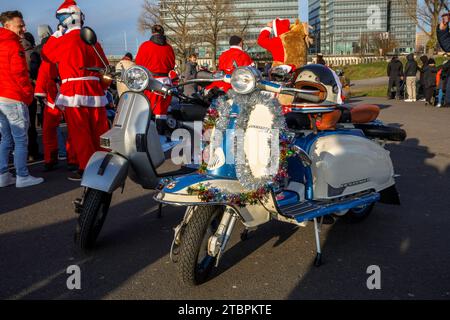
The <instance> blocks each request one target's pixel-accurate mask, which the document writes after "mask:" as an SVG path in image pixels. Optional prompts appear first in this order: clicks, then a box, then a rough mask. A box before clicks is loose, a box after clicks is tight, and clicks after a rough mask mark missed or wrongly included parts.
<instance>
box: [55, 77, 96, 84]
mask: <svg viewBox="0 0 450 320" xmlns="http://www.w3.org/2000/svg"><path fill="white" fill-rule="evenodd" d="M72 81H100V79H99V78H98V77H80V78H67V79H63V80H62V81H61V83H66V82H72Z"/></svg>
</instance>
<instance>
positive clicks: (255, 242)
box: [212, 221, 299, 277]
mask: <svg viewBox="0 0 450 320" xmlns="http://www.w3.org/2000/svg"><path fill="white" fill-rule="evenodd" d="M237 229H238V228H236V229H235V232H236V231H237ZM298 230H299V228H298V227H297V226H294V225H291V224H287V223H282V222H279V221H271V222H269V223H266V224H264V225H262V226H260V227H259V228H258V229H257V230H255V231H252V232H250V235H249V239H248V240H246V241H239V242H238V243H236V244H235V245H234V246H232V247H229V248H227V250H226V251H225V253H224V254H223V257H222V258H223V259H222V260H221V261H220V264H219V267H218V268H217V270H214V274H213V275H212V277H217V276H219V275H221V274H222V273H225V272H226V271H228V270H229V269H230V268H232V267H233V266H235V265H237V264H238V263H239V262H240V261H242V260H244V259H245V258H247V257H248V256H249V255H251V254H252V253H253V252H254V251H255V250H257V249H258V248H260V247H262V246H263V245H264V244H265V243H267V242H269V241H270V240H272V239H273V238H278V239H277V241H276V242H275V243H274V245H273V247H274V248H275V247H278V246H280V245H281V244H283V243H284V242H285V241H287V240H288V239H289V238H290V237H291V236H293V235H294V234H295V233H296V232H297V231H298Z"/></svg>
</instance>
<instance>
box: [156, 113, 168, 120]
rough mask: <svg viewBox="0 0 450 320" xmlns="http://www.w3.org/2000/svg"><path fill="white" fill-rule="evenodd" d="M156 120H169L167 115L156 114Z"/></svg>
mask: <svg viewBox="0 0 450 320" xmlns="http://www.w3.org/2000/svg"><path fill="white" fill-rule="evenodd" d="M155 119H167V115H165V114H155Z"/></svg>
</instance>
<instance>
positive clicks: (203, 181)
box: [154, 174, 276, 228]
mask: <svg viewBox="0 0 450 320" xmlns="http://www.w3.org/2000/svg"><path fill="white" fill-rule="evenodd" d="M201 185H203V186H207V187H209V188H218V189H220V190H222V192H224V193H240V192H245V190H244V189H243V187H242V185H241V184H240V183H239V181H237V180H233V179H223V178H218V177H214V176H210V175H202V174H191V175H186V176H182V177H179V178H177V179H175V180H174V181H172V182H171V183H168V184H167V185H166V186H165V187H164V189H162V190H161V191H160V192H159V193H158V194H157V195H156V196H155V197H154V199H155V200H156V201H158V202H161V203H164V204H168V205H174V206H187V207H189V206H228V207H233V208H234V209H235V210H236V212H238V213H239V215H240V216H241V220H242V223H243V224H244V225H245V226H246V227H249V228H252V227H257V226H258V225H261V224H263V223H266V222H267V221H269V220H270V216H271V211H272V210H271V206H270V205H269V204H268V203H267V201H266V202H265V203H259V204H255V205H246V206H244V207H237V206H234V205H232V204H230V203H227V202H226V201H222V202H221V201H219V202H204V201H202V200H200V199H199V197H198V195H197V194H192V193H191V192H189V190H190V189H191V188H194V189H195V188H198V187H200V186H201ZM274 210H276V209H274Z"/></svg>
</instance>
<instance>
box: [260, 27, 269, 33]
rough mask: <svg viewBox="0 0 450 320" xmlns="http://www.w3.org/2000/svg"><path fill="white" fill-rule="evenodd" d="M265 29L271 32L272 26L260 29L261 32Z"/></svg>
mask: <svg viewBox="0 0 450 320" xmlns="http://www.w3.org/2000/svg"><path fill="white" fill-rule="evenodd" d="M263 31H269V32H272V28H270V27H264V28H262V29H261V31H260V32H259V33H261V32H263Z"/></svg>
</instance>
